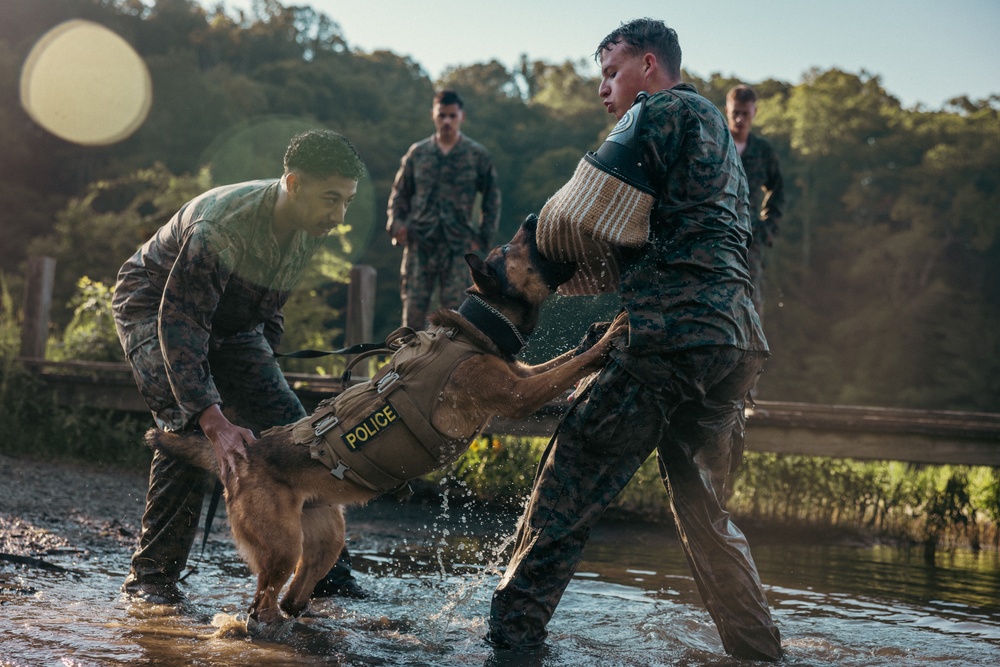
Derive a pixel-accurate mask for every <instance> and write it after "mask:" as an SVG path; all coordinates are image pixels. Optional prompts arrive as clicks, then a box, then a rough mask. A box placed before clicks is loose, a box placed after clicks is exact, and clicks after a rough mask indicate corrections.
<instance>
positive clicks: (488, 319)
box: [458, 294, 528, 357]
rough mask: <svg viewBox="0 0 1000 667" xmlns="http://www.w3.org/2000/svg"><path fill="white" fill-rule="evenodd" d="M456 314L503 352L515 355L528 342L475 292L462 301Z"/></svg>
mask: <svg viewBox="0 0 1000 667" xmlns="http://www.w3.org/2000/svg"><path fill="white" fill-rule="evenodd" d="M458 314H459V315H461V316H462V317H464V318H465V319H467V320H469V322H471V323H472V325H473V326H475V327H476V328H477V329H479V330H480V331H482V332H483V333H484V334H486V336H488V337H489V339H490V340H492V341H493V342H494V343H495V344H496V346H497V348H498V349H499V350H500V352H501V353H503V354H506V355H509V356H511V357H515V356H517V353H518V352H520V351H521V350H522V349H524V346H525V345H527V344H528V341H527V340H526V339H525V337H524V336H523V335H522V334H521V332H520V331H518V330H517V327H515V326H514V323H513V322H511V321H510V320H509V319H507V317H506V316H505V315H504V314H503V313H501V312H500V311H499V310H497V309H496V308H494V307H493V306H491V305H490V304H488V303H486V302H485V301H483V300H482V299H480V298H479V297H478V296H476V295H475V294H470V295H469V296H468V298H467V299H466V300H465V301H463V302H462V305H461V306H459V307H458Z"/></svg>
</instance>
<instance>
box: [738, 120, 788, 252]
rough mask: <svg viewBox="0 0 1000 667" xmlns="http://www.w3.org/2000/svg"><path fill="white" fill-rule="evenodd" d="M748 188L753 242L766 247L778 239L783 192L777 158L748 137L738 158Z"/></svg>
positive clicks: (763, 142)
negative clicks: (744, 173) (740, 161)
mask: <svg viewBox="0 0 1000 667" xmlns="http://www.w3.org/2000/svg"><path fill="white" fill-rule="evenodd" d="M740 158H741V159H742V161H743V170H744V171H745V172H746V175H747V186H748V187H749V188H750V193H749V194H750V217H751V219H752V220H753V242H754V243H755V244H756V243H761V244H763V245H765V246H770V245H771V244H772V243H773V242H774V237H775V236H777V235H778V226H779V225H780V223H781V215H782V211H781V209H782V207H783V206H784V204H785V188H784V184H783V182H782V180H781V168H780V166H779V164H778V155H777V153H775V152H774V149H773V148H771V144H769V143H768V142H767V140H766V139H761V138H760V137H758V136H757V135H756V134H754V133H752V132H751V133H750V136H749V138H748V139H747V146H746V148H744V149H743V154H742V155H741V156H740Z"/></svg>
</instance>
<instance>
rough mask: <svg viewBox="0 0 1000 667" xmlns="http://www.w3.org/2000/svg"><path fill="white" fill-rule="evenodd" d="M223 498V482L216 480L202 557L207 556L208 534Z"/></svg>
mask: <svg viewBox="0 0 1000 667" xmlns="http://www.w3.org/2000/svg"><path fill="white" fill-rule="evenodd" d="M220 498H222V482H220V481H219V480H215V488H214V489H212V498H211V499H210V500H209V501H208V512H206V513H205V534H204V535H203V536H202V538H201V555H202V556H204V555H205V545H206V544H208V533H209V532H210V531H211V530H212V521H213V520H214V519H215V510H217V509H218V508H219V499H220Z"/></svg>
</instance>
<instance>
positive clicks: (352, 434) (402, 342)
mask: <svg viewBox="0 0 1000 667" xmlns="http://www.w3.org/2000/svg"><path fill="white" fill-rule="evenodd" d="M386 345H387V349H388V350H395V352H393V355H392V358H391V359H390V360H389V363H388V364H386V365H385V366H384V367H382V368H381V369H379V371H378V372H377V373H376V374H375V375H374V376H373V377H372V378H371V380H369V381H368V382H367V383H364V384H358V385H354V386H352V387H350V388H348V389H347V390H345V391H344V392H342V393H340V394H338V395H337V396H335V397H332V398H328V399H325V400H324V401H322V402H321V403H320V404H319V406H318V407H317V408H316V411H315V412H313V414H312V415H310V416H309V417H306V418H304V419H301V420H299V421H298V422H295V423H294V424H289V425H288V426H279V427H276V428H275V429H271V430H272V431H276V430H285V429H289V430H291V431H292V436H293V438H294V440H295V442H296V443H298V444H301V445H307V446H308V447H309V449H310V453H311V454H312V457H313V458H314V459H318V460H319V461H320V462H322V463H323V465H325V466H326V467H327V468H329V469H330V472H331V474H333V475H334V476H335V477H338V478H340V479H346V480H348V481H351V482H354V483H355V484H359V485H361V486H364V487H366V488H369V489H371V490H373V491H377V492H379V493H385V492H388V491H392V490H394V489H398V488H400V487H402V486H403V485H405V484H406V482H408V481H409V480H411V479H415V478H417V477H420V476H421V475H425V474H427V473H429V472H432V471H434V470H437V469H438V468H441V467H443V466H445V465H448V464H449V463H452V462H453V461H455V460H457V459H458V457H459V456H461V455H462V453H463V452H465V450H466V449H468V448H469V445H470V444H471V443H472V440H473V439H474V438H475V437H476V436H477V435H478V434H479V431H480V430H481V428H482V426H485V424H483V425H482V426H481V427H480V429H477V431H476V433H474V434H472V435H471V436H469V437H468V438H458V439H454V438H449V437H447V436H445V435H442V434H441V433H440V432H439V431H438V430H437V429H435V428H434V427H433V426H432V425H431V422H430V420H431V413H432V411H433V409H434V407H435V406H436V405H437V404H438V403H439V402H440V401H442V400H444V396H443V393H442V392H443V390H444V385H445V383H446V382H447V381H448V378H449V377H450V376H451V373H452V371H453V370H454V369H455V367H456V366H457V365H458V364H459V363H461V362H462V361H464V360H465V359H468V358H469V357H471V356H473V355H477V354H482V353H483V350H482V348H480V347H478V346H477V345H476V344H475V343H474V342H472V340H471V339H469V338H467V337H465V336H463V335H462V334H461V333H460V332H459V331H458V330H457V329H454V328H445V327H439V326H434V327H430V328H428V329H427V330H425V331H413V330H412V329H407V328H403V329H398V330H397V331H395V332H393V333H392V334H391V335H390V336H389V338H388V339H387V340H386Z"/></svg>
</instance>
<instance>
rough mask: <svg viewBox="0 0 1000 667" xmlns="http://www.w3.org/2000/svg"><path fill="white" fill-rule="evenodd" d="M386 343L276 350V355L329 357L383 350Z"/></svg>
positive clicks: (298, 357)
mask: <svg viewBox="0 0 1000 667" xmlns="http://www.w3.org/2000/svg"><path fill="white" fill-rule="evenodd" d="M384 347H385V343H358V344H357V345H351V346H350V347H342V348H340V349H339V350H296V351H295V352H288V353H282V352H275V353H274V356H275V357H279V358H280V357H284V358H286V359H315V358H316V357H328V356H330V355H331V354H363V353H365V352H370V351H372V350H381V349H382V348H384Z"/></svg>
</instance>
